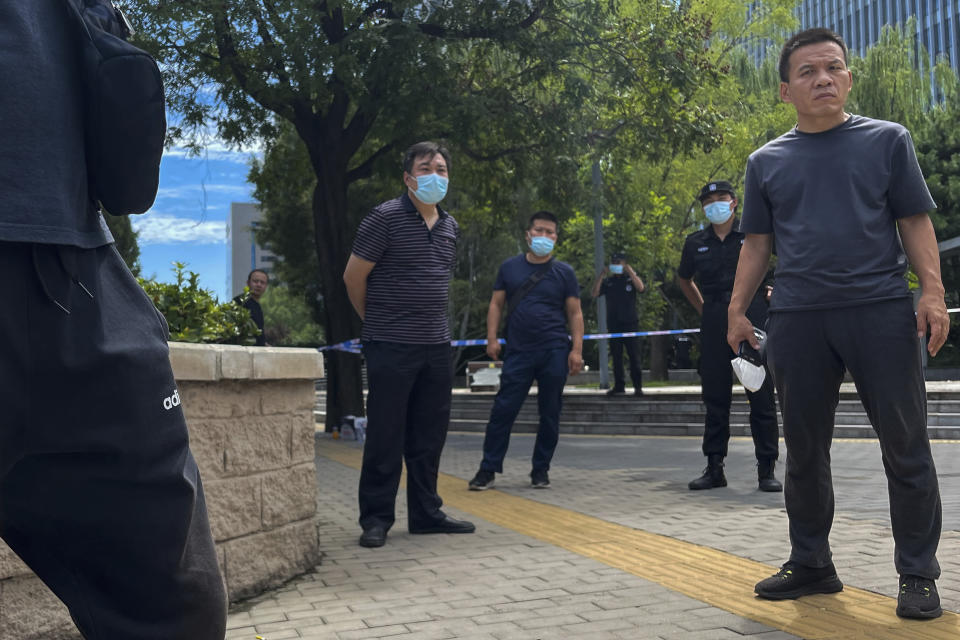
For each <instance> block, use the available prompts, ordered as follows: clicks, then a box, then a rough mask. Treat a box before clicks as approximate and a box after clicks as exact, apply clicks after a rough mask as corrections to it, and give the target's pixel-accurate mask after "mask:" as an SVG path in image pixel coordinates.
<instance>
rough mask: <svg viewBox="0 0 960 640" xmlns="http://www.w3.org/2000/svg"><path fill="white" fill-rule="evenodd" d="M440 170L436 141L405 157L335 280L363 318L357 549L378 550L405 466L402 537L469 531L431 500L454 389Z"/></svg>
mask: <svg viewBox="0 0 960 640" xmlns="http://www.w3.org/2000/svg"><path fill="white" fill-rule="evenodd" d="M449 166H450V154H449V152H448V151H447V150H446V149H445V148H443V147H441V146H439V145H438V144H436V143H433V142H420V143H417V144H415V145H413V146H412V147H410V148H409V149H408V150H407V152H406V154H405V155H404V159H403V183H404V184H405V185H406V187H407V193H405V194H403V195H402V196H400V197H399V198H395V199H393V200H388V201H387V202H384V203H382V204H380V205H379V206H377V207H374V209H373V210H372V211H371V212H370V213H369V214H368V215H367V217H366V218H364V219H363V222H361V223H360V228H359V229H358V230H357V237H356V239H355V241H354V245H353V252H352V254H351V255H350V259H349V261H348V262H347V268H346V271H344V274H343V281H344V283H346V286H347V294H348V295H349V296H350V302H351V303H352V304H353V308H354V309H356V311H357V313H358V314H359V315H360V317H361V318H362V319H363V332H362V333H361V339H362V341H363V354H364V357H365V358H366V363H367V384H368V387H369V394H368V396H367V440H366V443H365V445H364V448H363V467H362V469H361V471H360V490H359V494H360V526H361V527H362V528H363V534H362V535H361V536H360V546H363V547H381V546H383V544H384V543H385V542H386V538H387V531H389V530H390V527H391V526H393V522H394V519H395V515H394V506H395V502H396V498H397V488H398V487H399V485H400V472H401V469H402V463H403V461H404V460H405V461H406V464H407V522H408V528H409V530H410V533H473V531H474V526H473V524H472V523H470V522H465V521H462V520H454V519H453V518H450V517H449V516H447V515H446V514H444V513H443V512H442V511H441V510H440V507H441V505H442V504H443V501H442V500H441V499H440V496H439V495H437V472H438V469H439V466H440V452H441V451H442V450H443V444H444V441H445V440H446V437H447V426H448V424H449V421H450V393H451V391H452V389H453V357H452V350H451V348H450V327H449V323H448V321H447V301H448V292H449V288H450V279H451V277H452V276H453V267H454V264H455V262H456V255H457V235H458V231H459V227H458V226H457V221H456V220H454V219H453V216H451V215H450V214H449V213H447V212H446V211H444V210H443V209H441V208H440V207H439V206H437V203H438V202H440V201H441V200H442V199H443V197H444V196H445V195H446V192H447V184H448V174H449Z"/></svg>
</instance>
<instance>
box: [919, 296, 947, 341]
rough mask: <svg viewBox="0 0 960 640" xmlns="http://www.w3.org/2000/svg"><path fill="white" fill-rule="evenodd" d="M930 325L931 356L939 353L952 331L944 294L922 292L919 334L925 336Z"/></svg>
mask: <svg viewBox="0 0 960 640" xmlns="http://www.w3.org/2000/svg"><path fill="white" fill-rule="evenodd" d="M928 325H929V327H930V337H929V339H928V340H927V351H928V352H929V353H930V355H931V356H935V355H937V352H938V351H940V347H942V346H943V343H944V342H946V341H947V333H948V332H949V331H950V314H949V313H947V305H946V304H945V303H944V301H943V296H940V295H936V294H933V293H931V294H926V293H925V294H922V295H921V296H920V301H919V302H918V303H917V336H919V337H921V338H922V337H923V336H924V335H926V333H927V326H928Z"/></svg>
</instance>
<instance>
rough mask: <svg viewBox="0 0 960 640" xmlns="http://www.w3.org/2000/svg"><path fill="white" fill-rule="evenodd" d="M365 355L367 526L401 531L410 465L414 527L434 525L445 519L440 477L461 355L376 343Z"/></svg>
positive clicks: (363, 521) (366, 346)
mask: <svg viewBox="0 0 960 640" xmlns="http://www.w3.org/2000/svg"><path fill="white" fill-rule="evenodd" d="M363 355H364V358H365V359H366V362H367V385H368V387H369V393H368V395H367V439H366V442H365V443H364V446H363V466H362V468H361V470H360V489H359V493H360V526H361V527H363V528H364V529H366V528H368V527H371V526H374V525H382V526H384V527H386V528H387V529H389V528H390V527H391V526H393V523H394V520H395V514H394V506H395V503H396V499H397V489H398V488H399V486H400V473H401V471H402V469H403V463H404V462H406V465H407V522H408V525H409V526H410V527H412V528H420V527H425V526H429V525H430V524H432V523H433V522H435V521H436V520H438V519H439V518H441V517H442V516H441V514H440V507H441V506H442V505H443V501H442V500H441V499H440V496H439V495H437V473H438V472H439V469H440V453H441V452H442V451H443V445H444V442H446V439H447V428H448V426H449V424H450V393H451V391H452V390H453V350H452V349H451V348H450V345H449V344H400V343H395V342H376V341H370V342H364V343H363Z"/></svg>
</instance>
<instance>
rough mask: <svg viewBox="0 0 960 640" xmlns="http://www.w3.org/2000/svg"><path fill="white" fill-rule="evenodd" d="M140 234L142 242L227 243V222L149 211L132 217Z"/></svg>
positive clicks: (135, 228)
mask: <svg viewBox="0 0 960 640" xmlns="http://www.w3.org/2000/svg"><path fill="white" fill-rule="evenodd" d="M131 223H132V224H133V228H134V230H135V231H137V232H138V233H139V234H140V236H139V238H138V241H139V242H140V244H144V245H146V244H171V243H189V244H225V243H226V242H227V223H226V222H224V221H223V220H208V221H203V222H201V221H197V220H191V219H190V218H178V217H176V216H167V215H162V214H153V213H147V214H145V215H143V216H141V217H137V218H131Z"/></svg>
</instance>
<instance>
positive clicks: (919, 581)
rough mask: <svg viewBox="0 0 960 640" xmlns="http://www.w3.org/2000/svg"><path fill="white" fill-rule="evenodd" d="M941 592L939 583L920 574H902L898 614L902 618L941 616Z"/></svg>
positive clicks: (898, 597)
mask: <svg viewBox="0 0 960 640" xmlns="http://www.w3.org/2000/svg"><path fill="white" fill-rule="evenodd" d="M942 614H943V609H941V608H940V594H938V593H937V583H935V582H934V581H933V580H931V579H930V578H921V577H920V576H911V575H906V574H904V575H902V576H900V594H899V595H898V596H897V615H898V616H900V617H901V618H939V617H940V616H941V615H942Z"/></svg>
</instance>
